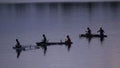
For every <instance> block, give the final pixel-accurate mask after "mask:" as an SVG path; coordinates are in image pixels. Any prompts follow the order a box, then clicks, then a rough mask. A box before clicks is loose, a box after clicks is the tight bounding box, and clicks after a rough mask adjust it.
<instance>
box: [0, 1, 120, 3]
mask: <svg viewBox="0 0 120 68" xmlns="http://www.w3.org/2000/svg"><path fill="white" fill-rule="evenodd" d="M116 1H117V2H118V1H120V0H0V3H34V2H35V3H36V2H40V3H42V2H116Z"/></svg>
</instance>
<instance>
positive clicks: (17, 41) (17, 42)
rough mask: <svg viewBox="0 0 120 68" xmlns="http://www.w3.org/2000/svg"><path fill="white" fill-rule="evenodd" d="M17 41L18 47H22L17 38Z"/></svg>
mask: <svg viewBox="0 0 120 68" xmlns="http://www.w3.org/2000/svg"><path fill="white" fill-rule="evenodd" d="M16 42H17V43H16V47H17V48H20V47H22V46H21V45H20V42H19V41H18V39H16Z"/></svg>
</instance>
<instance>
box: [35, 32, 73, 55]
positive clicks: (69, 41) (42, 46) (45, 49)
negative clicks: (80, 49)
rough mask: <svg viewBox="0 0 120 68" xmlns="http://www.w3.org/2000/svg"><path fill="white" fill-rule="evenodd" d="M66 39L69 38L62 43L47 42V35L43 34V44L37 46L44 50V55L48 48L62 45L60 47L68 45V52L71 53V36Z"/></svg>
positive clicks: (39, 43) (37, 43)
mask: <svg viewBox="0 0 120 68" xmlns="http://www.w3.org/2000/svg"><path fill="white" fill-rule="evenodd" d="M66 37H67V39H66V40H65V42H62V41H60V42H48V41H46V40H47V39H46V36H45V34H43V40H42V42H36V45H37V46H40V47H41V48H42V49H43V50H44V55H45V54H46V52H47V46H53V45H60V46H61V45H66V46H67V47H68V51H69V50H70V48H71V44H72V41H71V39H70V37H69V35H67V36H66Z"/></svg>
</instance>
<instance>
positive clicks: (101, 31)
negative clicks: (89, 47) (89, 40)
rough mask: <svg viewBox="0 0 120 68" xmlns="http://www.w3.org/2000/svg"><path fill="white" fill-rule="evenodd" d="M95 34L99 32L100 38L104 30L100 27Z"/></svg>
mask: <svg viewBox="0 0 120 68" xmlns="http://www.w3.org/2000/svg"><path fill="white" fill-rule="evenodd" d="M97 32H99V33H100V35H101V36H103V35H104V33H105V32H104V30H103V29H102V27H100V29H99V30H98V31H97Z"/></svg>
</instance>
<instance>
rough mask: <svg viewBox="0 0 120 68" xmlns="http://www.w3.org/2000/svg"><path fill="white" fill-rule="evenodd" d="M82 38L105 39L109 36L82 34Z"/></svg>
mask: <svg viewBox="0 0 120 68" xmlns="http://www.w3.org/2000/svg"><path fill="white" fill-rule="evenodd" d="M80 37H86V38H93V37H99V38H104V37H107V35H100V34H81V35H80Z"/></svg>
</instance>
